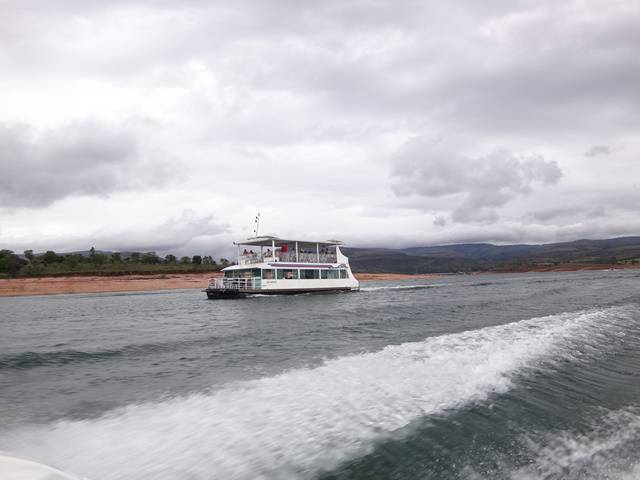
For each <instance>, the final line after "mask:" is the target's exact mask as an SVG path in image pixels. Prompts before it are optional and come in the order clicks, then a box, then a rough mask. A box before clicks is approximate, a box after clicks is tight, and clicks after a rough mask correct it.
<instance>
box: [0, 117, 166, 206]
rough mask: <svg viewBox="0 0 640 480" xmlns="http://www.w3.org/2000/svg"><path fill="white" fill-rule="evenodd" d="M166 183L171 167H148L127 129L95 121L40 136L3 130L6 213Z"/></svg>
mask: <svg viewBox="0 0 640 480" xmlns="http://www.w3.org/2000/svg"><path fill="white" fill-rule="evenodd" d="M167 179H168V172H167V166H166V165H164V164H163V163H162V162H158V163H155V164H149V163H146V162H145V161H144V159H142V158H141V156H140V150H139V147H138V143H137V142H136V139H135V138H134V136H133V135H132V134H131V133H130V132H129V131H128V130H126V129H125V128H122V127H114V126H111V125H108V124H105V123H102V122H92V121H91V122H77V123H73V124H70V125H67V126H65V127H61V128H58V129H55V130H50V131H46V132H44V133H37V132H35V131H34V130H33V129H32V128H29V127H27V126H25V125H6V124H5V125H0V206H2V207H44V206H47V205H50V204H51V203H53V202H55V201H56V200H60V199H63V198H66V197H68V196H71V195H91V196H104V195H108V194H110V193H112V192H116V191H120V190H126V189H131V188H144V187H149V186H158V185H161V184H163V183H164V182H165V181H166V180H167Z"/></svg>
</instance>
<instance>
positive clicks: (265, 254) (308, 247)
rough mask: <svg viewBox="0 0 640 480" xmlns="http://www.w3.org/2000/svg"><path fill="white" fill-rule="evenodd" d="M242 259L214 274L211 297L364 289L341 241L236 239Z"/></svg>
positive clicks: (210, 282) (268, 237) (209, 294)
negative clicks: (216, 276)
mask: <svg viewBox="0 0 640 480" xmlns="http://www.w3.org/2000/svg"><path fill="white" fill-rule="evenodd" d="M234 244H235V245H236V246H237V248H238V261H237V264H236V265H232V266H230V267H227V268H225V269H223V270H222V272H223V274H224V276H223V277H222V278H212V279H210V280H209V286H208V288H207V289H206V290H205V292H207V297H208V298H210V299H218V298H238V297H244V296H247V295H255V294H262V295H273V294H278V295H283V294H296V293H308V292H338V291H354V290H359V289H360V283H359V282H358V280H356V278H355V277H354V276H353V273H352V272H351V268H350V267H349V259H348V258H347V257H346V256H345V255H344V254H343V253H342V252H341V251H340V242H339V241H337V240H327V241H324V242H310V241H303V240H288V239H284V238H277V237H271V236H263V237H254V238H249V239H247V240H244V241H240V242H234Z"/></svg>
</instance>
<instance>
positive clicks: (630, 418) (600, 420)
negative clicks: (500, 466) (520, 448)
mask: <svg viewBox="0 0 640 480" xmlns="http://www.w3.org/2000/svg"><path fill="white" fill-rule="evenodd" d="M525 443H526V444H527V447H528V448H529V449H530V450H531V451H533V452H534V453H535V456H534V460H533V461H532V462H531V464H529V465H527V466H526V467H523V468H521V469H518V470H516V471H514V472H513V473H512V475H511V478H513V479H514V480H534V479H539V478H549V479H566V480H572V479H576V480H577V479H584V480H587V479H594V480H595V479H602V478H611V479H613V478H615V479H620V480H627V479H628V480H632V479H633V480H635V479H638V478H640V459H638V449H639V448H640V409H638V408H636V407H629V408H625V409H621V410H616V411H612V412H606V413H604V414H601V415H598V416H596V418H595V419H593V420H592V422H591V425H590V428H589V429H588V430H587V431H585V432H582V433H570V432H560V433H556V434H553V435H552V434H546V435H543V436H540V437H538V438H536V437H531V436H530V437H527V438H525Z"/></svg>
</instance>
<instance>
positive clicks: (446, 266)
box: [343, 237, 640, 273]
mask: <svg viewBox="0 0 640 480" xmlns="http://www.w3.org/2000/svg"><path fill="white" fill-rule="evenodd" d="M343 250H344V251H345V254H347V255H348V256H349V261H350V263H351V266H352V268H353V269H354V271H356V272H380V273H436V272H441V273H444V272H469V271H486V270H496V269H506V270H508V269H512V268H519V267H526V266H530V267H535V266H539V265H549V264H552V265H556V264H565V263H593V264H616V263H619V262H625V261H634V260H636V261H640V237H621V238H611V239H606V240H575V241H573V242H562V243H549V244H543V245H526V244H520V245H493V244H490V243H462V244H453V245H435V246H427V247H411V248H403V249H385V248H344V249H343Z"/></svg>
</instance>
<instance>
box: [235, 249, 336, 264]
mask: <svg viewBox="0 0 640 480" xmlns="http://www.w3.org/2000/svg"><path fill="white" fill-rule="evenodd" d="M337 261H338V260H337V256H336V255H335V253H320V254H318V253H314V252H299V253H298V256H297V257H296V252H281V253H278V254H277V255H276V256H272V255H268V256H267V255H261V254H259V253H253V254H247V255H240V257H239V258H238V264H239V265H253V264H255V263H262V262H287V263H296V262H297V263H317V262H320V263H336V262H337Z"/></svg>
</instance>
